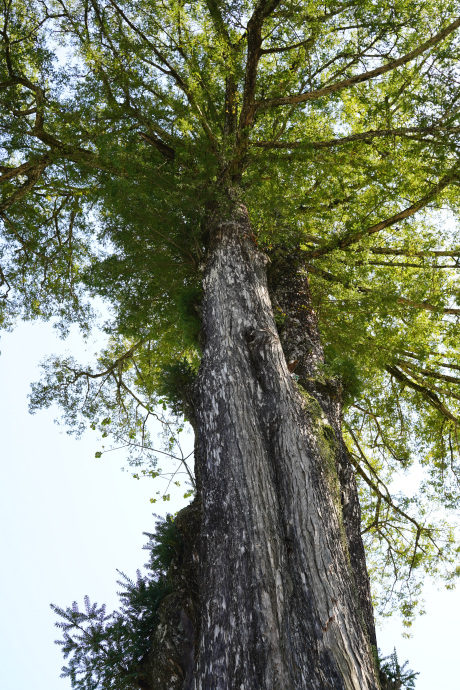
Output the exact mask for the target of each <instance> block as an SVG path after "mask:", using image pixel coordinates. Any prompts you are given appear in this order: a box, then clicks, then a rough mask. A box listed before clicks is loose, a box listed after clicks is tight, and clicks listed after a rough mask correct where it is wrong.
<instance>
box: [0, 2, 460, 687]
mask: <svg viewBox="0 0 460 690" xmlns="http://www.w3.org/2000/svg"><path fill="white" fill-rule="evenodd" d="M2 13H3V18H2V28H1V35H2V45H1V51H2V53H1V56H2V61H1V72H0V89H1V99H2V101H1V103H2V113H1V128H2V133H3V143H2V147H3V148H2V151H3V153H4V163H3V164H2V167H1V168H0V172H1V177H0V180H1V182H2V189H3V197H2V200H1V203H0V214H1V219H2V224H3V225H2V230H3V240H2V245H1V252H2V253H1V262H2V263H1V267H0V271H1V272H0V280H1V285H2V289H3V293H2V307H3V310H2V320H3V323H4V324H5V325H9V324H10V323H12V321H13V320H14V318H15V317H17V316H18V315H20V316H23V317H25V318H34V317H42V318H50V317H52V316H56V315H57V316H58V317H60V324H61V326H62V328H63V329H64V330H65V329H66V327H67V326H68V324H69V323H73V322H78V323H80V325H82V327H83V328H88V327H89V326H88V324H89V323H90V322H89V319H90V307H89V306H88V303H87V301H86V297H85V295H88V294H89V295H98V296H101V297H103V298H105V299H106V300H107V301H108V303H109V304H110V305H111V308H112V310H113V314H114V317H113V320H112V322H111V323H110V324H109V325H107V327H106V328H107V331H108V333H109V334H110V336H111V339H110V342H109V345H108V347H107V350H106V351H105V352H104V353H102V355H101V357H100V360H99V362H98V365H97V366H96V368H93V369H85V368H83V367H81V366H80V365H78V364H77V363H76V362H74V361H73V360H71V359H67V360H64V361H61V362H58V361H56V360H50V361H49V362H48V365H47V372H48V377H47V379H46V380H45V381H44V382H42V384H40V385H37V386H36V387H35V390H34V397H33V404H34V405H35V406H39V405H46V404H49V402H50V401H51V400H53V399H56V398H57V399H58V400H59V401H60V402H61V404H62V405H63V408H64V410H65V415H66V418H67V421H68V422H69V423H71V424H74V425H75V426H76V427H77V428H79V425H80V424H81V419H82V415H83V419H85V418H87V419H88V420H89V422H90V424H92V425H93V426H94V427H97V426H100V428H101V429H103V430H104V434H106V433H107V431H110V430H112V431H113V432H114V433H115V435H116V437H117V438H119V439H125V438H126V439H127V443H128V444H131V447H132V449H133V451H134V452H137V451H136V449H137V448H138V447H139V446H140V447H141V449H145V450H146V452H147V455H148V449H149V445H148V442H149V440H148V434H147V431H146V423H147V422H148V419H149V418H150V417H152V416H153V415H155V414H157V409H158V408H157V407H156V406H157V405H158V403H159V401H163V402H164V403H166V402H169V404H170V405H171V407H172V409H173V412H174V413H177V414H179V415H181V414H185V415H186V417H187V418H188V419H189V420H190V422H191V423H192V425H193V428H194V431H195V435H196V452H195V478H193V477H192V476H191V475H190V479H191V481H192V482H193V484H194V489H195V493H196V497H195V499H194V503H193V508H192V509H191V510H192V512H191V513H188V515H189V520H190V524H192V523H193V524H196V529H195V530H192V532H193V535H192V536H190V538H189V547H188V548H189V550H188V551H187V554H188V556H187V558H185V557H184V558H185V561H187V562H188V563H189V566H190V568H189V570H190V569H191V570H190V572H191V571H194V572H193V575H191V576H190V578H189V580H190V581H192V580H193V581H196V584H197V587H198V593H197V592H196V591H195V587H191V588H190V591H188V592H187V591H186V590H187V587H186V586H185V584H184V582H182V584H180V583H179V585H178V591H179V590H180V591H182V592H183V597H182V598H181V596H178V597H176V599H175V600H174V601H175V602H176V603H175V605H174V606H175V608H174V607H173V608H174V610H172V609H171V608H170V609H168V610H167V615H166V613H165V614H164V616H163V623H164V625H163V628H161V630H160V632H159V633H158V635H156V636H155V639H154V640H153V641H152V652H151V654H150V656H148V659H147V660H146V662H145V664H146V666H145V668H147V669H149V670H147V671H145V669H144V671H143V675H142V683H143V684H144V685H146V686H147V687H148V688H149V690H153V689H154V688H166V687H174V688H176V687H177V688H179V687H183V688H189V687H190V688H191V687H195V688H206V689H208V688H245V689H246V690H250V689H254V690H256V689H257V690H259V689H260V688H267V689H268V688H283V689H286V690H288V689H289V688H293V689H294V688H334V689H338V688H347V689H351V688H355V689H358V688H360V689H361V690H363V689H367V688H369V689H370V688H378V687H379V679H378V671H377V668H376V662H375V647H376V637H375V629H374V620H373V612H372V603H371V598H370V589H369V579H368V575H367V571H366V565H365V558H364V547H363V539H362V535H364V538H365V539H366V540H367V543H368V546H369V553H370V558H371V566H372V567H371V573H372V572H373V573H374V574H376V575H377V577H378V580H379V582H380V583H383V586H382V590H381V596H382V598H383V599H385V597H386V596H387V594H388V592H389V590H390V589H391V591H393V592H394V593H395V596H396V598H398V597H399V599H400V600H401V604H402V609H403V612H404V613H405V614H406V615H407V616H408V619H409V621H410V616H411V614H412V612H413V610H414V607H415V606H416V604H417V592H418V590H419V584H420V575H419V576H418V577H417V573H424V572H430V573H431V574H436V573H439V574H441V575H442V576H444V577H445V578H447V580H448V581H450V579H451V578H452V577H454V575H455V574H458V568H456V563H455V558H456V555H457V549H456V547H455V544H454V542H453V535H452V529H450V530H449V527H448V526H446V525H443V524H442V522H440V521H438V522H436V520H434V519H433V518H431V517H430V509H431V507H435V506H439V504H442V505H444V506H445V507H446V508H454V507H455V506H456V505H457V502H458V482H459V471H460V466H459V458H458V455H459V444H458V431H457V430H458V414H459V410H458V407H459V400H460V394H459V391H458V384H459V383H460V377H458V376H456V371H457V370H458V369H460V360H459V357H458V345H457V336H456V332H457V319H458V315H459V314H460V306H459V305H458V303H457V293H458V286H457V283H456V275H457V274H456V271H457V269H458V257H459V256H460V249H459V245H458V243H457V241H456V235H455V230H454V229H453V224H452V225H449V226H442V225H441V224H440V221H439V218H438V221H437V215H436V213H437V210H438V209H441V208H446V207H447V208H448V209H450V211H451V212H452V213H453V214H455V213H456V212H457V210H458V202H459V197H458V193H457V188H458V184H459V179H460V178H459V176H460V165H459V158H458V145H459V137H458V135H459V132H460V125H459V123H458V113H459V112H460V106H459V102H460V88H459V86H458V79H457V77H458V75H457V71H456V70H457V68H456V65H457V61H458V53H459V45H458V36H459V28H460V18H459V17H458V15H459V8H458V3H456V2H448V3H445V2H443V3H442V4H441V3H439V2H436V1H435V0H431V1H430V2H428V3H427V2H426V1H424V2H423V3H422V2H410V3H409V2H406V1H405V0H396V1H393V0H388V2H386V1H384V2H383V3H382V2H379V3H378V5H377V4H376V3H374V2H373V1H372V0H362V1H360V2H353V1H352V2H344V3H338V2H334V1H330V2H329V1H327V2H325V3H323V4H318V3H316V2H313V1H311V2H310V1H309V0H305V1H304V2H301V3H300V2H299V3H297V2H291V1H289V0H288V1H284V0H257V1H254V0H251V1H245V0H241V1H240V0H235V1H234V2H233V1H229V2H226V1H225V0H222V1H220V0H203V1H198V2H193V3H186V2H182V0H164V1H162V2H156V3H152V2H151V1H150V0H138V1H137V2H131V0H72V2H67V0H56V1H54V0H52V1H50V2H48V1H47V0H40V2H38V0H37V1H36V2H32V1H29V0H25V1H24V0H15V1H14V2H13V0H3V2H2ZM344 405H345V408H346V414H345V416H344V415H343V406H344ZM342 422H343V424H344V433H345V438H344V437H343V436H342ZM174 443H175V441H174V438H172V440H171V441H170V444H171V448H170V449H171V451H172V449H173V445H174ZM171 454H172V452H171ZM133 461H134V462H135V463H136V462H140V460H139V458H138V456H136V455H134V457H133ZM155 462H156V461H155V456H154V455H153V457H151V458H150V463H151V464H150V465H147V469H144V470H143V471H144V472H145V473H147V474H149V473H150V474H153V475H156V474H158V469H157V468H156V466H155ZM414 462H418V463H419V464H420V465H421V466H422V467H424V468H425V469H426V476H425V478H424V479H423V480H422V484H421V496H422V499H423V500H420V498H419V497H416V496H402V495H401V496H394V495H393V494H392V493H391V492H390V490H389V488H388V486H387V485H388V482H389V481H390V480H391V476H392V474H393V473H394V472H395V471H396V470H398V469H399V470H401V469H402V470H405V469H407V468H408V467H409V466H410V465H411V464H413V463H414ZM184 466H185V467H186V468H187V471H189V468H188V465H187V464H186V461H185V459H184ZM356 479H357V480H358V483H359V484H358V487H357V484H356ZM359 494H360V497H361V506H362V511H363V517H364V522H363V524H364V526H363V527H362V526H361V509H360V504H359ZM192 516H193V519H192ZM189 532H190V530H189ZM190 564H195V565H190ZM177 577H179V576H177ZM176 579H177V578H176ZM179 579H180V578H179ZM388 579H390V580H391V587H390V588H385V583H386V582H387V581H388ZM192 590H193V591H192ZM377 593H378V588H377ZM168 621H169V622H168ZM174 625H176V629H175V630H174Z"/></svg>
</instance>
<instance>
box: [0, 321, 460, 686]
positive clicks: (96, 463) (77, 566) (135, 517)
mask: <svg viewBox="0 0 460 690" xmlns="http://www.w3.org/2000/svg"><path fill="white" fill-rule="evenodd" d="M94 347H95V346H94V344H93V350H94ZM0 350H1V356H0V391H1V395H0V439H1V445H0V448H1V465H0V468H1V481H0V521H1V522H0V524H1V525H2V530H1V536H0V540H1V543H0V553H1V555H2V559H1V562H2V567H1V569H0V597H1V609H0V611H1V615H0V688H1V689H2V690H12V689H13V688H14V690H70V688H71V685H70V681H69V679H68V678H64V679H62V678H60V677H59V676H60V668H61V666H62V663H63V661H62V657H61V653H60V649H59V647H58V646H57V645H54V644H53V641H54V640H55V639H56V638H58V637H59V636H60V635H59V631H58V630H57V629H56V628H55V627H54V622H55V620H56V617H55V614H54V613H53V612H52V611H51V609H50V607H49V604H50V603H51V602H53V603H55V604H57V605H59V606H62V607H66V606H68V605H71V603H72V602H73V601H74V600H77V601H78V602H79V603H83V597H84V595H85V594H88V595H89V596H90V598H91V600H92V601H97V602H98V603H99V604H102V603H106V604H107V606H108V607H109V609H113V608H116V607H117V604H118V599H117V596H116V592H117V589H119V588H118V586H117V584H116V580H117V572H116V570H117V568H118V569H120V570H122V571H124V572H125V573H126V574H127V575H129V576H135V571H136V569H137V568H141V567H142V566H143V564H144V563H145V562H146V560H147V553H146V552H145V551H143V550H142V546H143V545H144V544H145V542H146V537H145V536H143V534H142V532H144V531H147V532H149V531H153V530H154V523H155V518H154V517H153V516H152V512H155V513H159V514H163V515H164V514H165V513H166V512H175V511H176V510H179V509H180V508H181V507H182V505H183V504H185V503H186V501H182V502H180V501H171V502H170V503H162V502H160V503H156V504H155V505H154V506H153V505H152V504H151V503H150V498H151V497H153V496H154V495H155V492H156V491H157V490H158V489H159V488H161V487H160V486H159V485H158V484H157V483H155V482H157V481H158V480H155V481H153V480H151V479H141V480H140V481H136V480H135V479H133V478H132V477H131V473H130V472H129V471H127V472H123V471H122V470H121V467H122V466H123V460H124V458H123V454H122V452H119V453H108V454H106V455H104V456H103V457H102V458H100V459H96V458H95V452H96V451H97V450H99V449H100V442H99V441H98V438H97V435H96V433H95V432H92V431H88V432H87V433H86V434H85V435H84V436H83V438H82V439H81V440H77V439H75V438H74V437H72V436H68V435H67V434H66V431H65V428H64V427H62V426H57V425H56V424H54V423H53V420H54V418H55V417H57V416H58V410H57V409H54V410H53V409H51V410H45V411H41V412H38V413H36V414H35V415H33V416H31V415H29V414H28V411H27V405H28V399H27V395H28V392H29V389H30V383H31V382H32V381H36V380H37V379H38V378H39V369H38V365H39V362H40V361H41V360H42V359H43V358H44V357H46V356H47V355H49V354H63V353H65V352H72V353H74V354H76V357H77V359H78V357H79V355H80V356H82V359H85V356H84V354H83V348H82V342H81V339H80V337H79V335H78V332H77V331H72V332H71V336H70V338H69V339H68V340H67V341H62V340H60V339H59V338H58V336H57V334H56V332H55V331H54V330H53V328H52V327H51V326H50V325H49V324H40V323H34V324H30V323H28V324H22V325H20V326H19V327H18V328H17V329H16V330H15V331H14V332H13V333H4V334H2V336H1V339H0ZM93 350H91V345H90V346H89V351H90V352H92V351H93ZM189 442H190V443H191V439H190V440H189ZM179 495H180V493H179ZM425 608H426V611H427V613H426V615H425V616H422V617H421V618H419V619H417V621H416V622H415V623H414V625H413V628H412V634H413V637H412V639H410V640H405V639H403V638H402V636H401V633H402V626H401V623H400V621H399V619H398V618H394V619H390V621H386V622H385V624H384V626H383V627H379V629H378V638H379V646H380V648H381V650H382V652H383V653H384V654H389V653H390V652H391V651H392V650H393V647H396V649H397V651H398V656H399V659H400V661H401V662H403V661H405V660H406V659H408V660H409V667H410V668H412V669H413V670H415V671H420V676H419V678H418V680H417V683H416V689H417V690H437V689H438V688H443V689H444V688H446V689H449V690H460V676H459V673H458V659H457V656H458V648H459V643H460V634H459V623H458V621H459V617H460V588H458V589H457V590H455V591H446V590H445V589H443V588H441V590H440V591H438V590H437V589H436V587H434V586H432V585H428V586H427V588H426V606H425Z"/></svg>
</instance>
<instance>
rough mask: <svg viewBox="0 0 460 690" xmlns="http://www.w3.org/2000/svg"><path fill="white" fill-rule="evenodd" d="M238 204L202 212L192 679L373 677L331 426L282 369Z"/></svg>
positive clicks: (222, 684)
mask: <svg viewBox="0 0 460 690" xmlns="http://www.w3.org/2000/svg"><path fill="white" fill-rule="evenodd" d="M250 237H251V229H250V226H249V222H248V218H247V214H246V211H245V209H244V208H243V207H241V206H238V205H236V204H234V205H233V208H231V209H230V210H229V209H227V211H226V213H223V212H221V213H220V215H217V214H216V216H215V217H214V219H213V221H212V222H211V223H210V249H209V255H208V262H207V266H206V272H205V278H204V282H203V285H204V298H203V333H204V339H205V342H204V351H203V360H202V364H201V367H200V371H199V375H198V379H197V382H196V387H195V391H196V400H197V408H196V433H197V445H198V450H199V452H198V457H199V458H200V461H199V462H200V468H199V470H200V475H201V485H202V527H201V551H200V576H199V583H200V625H199V628H200V633H199V640H200V641H199V647H198V649H197V652H196V669H195V688H196V690H214V689H215V690H274V689H280V690H294V689H296V690H297V689H299V688H305V689H307V688H308V689H310V688H312V689H313V688H315V689H316V688H318V689H326V688H331V689H332V688H333V689H334V690H336V689H339V688H340V689H342V688H344V689H347V690H348V689H354V690H358V689H359V690H367V689H371V688H373V689H376V688H378V687H379V684H378V681H377V678H376V672H375V667H374V660H373V654H372V650H371V645H370V641H369V633H368V630H367V627H368V626H366V623H365V617H366V615H365V612H363V606H362V603H361V602H362V596H360V593H359V588H358V587H357V586H356V584H355V578H354V576H353V566H352V564H351V558H350V556H351V554H350V550H349V539H347V531H346V527H345V525H344V521H343V517H342V493H343V491H342V490H341V485H340V478H339V476H338V472H337V457H338V455H339V450H338V443H339V441H338V439H337V430H336V429H334V428H333V426H332V425H331V422H330V420H329V419H328V417H327V416H326V414H325V412H324V409H323V408H322V407H321V405H320V404H319V403H318V400H317V399H316V398H315V397H314V396H313V395H312V394H311V393H309V392H308V391H306V390H304V389H302V388H301V387H299V386H297V385H296V384H295V382H294V381H293V379H292V378H291V376H290V374H289V371H288V369H287V365H286V360H285V357H284V354H283V350H282V348H281V344H280V340H279V337H278V333H277V329H276V326H275V323H274V320H273V314H272V308H271V303H270V299H269V294H268V290H267V282H266V277H265V262H266V260H265V258H264V257H263V255H261V254H260V253H259V252H258V251H257V250H256V248H255V247H254V244H253V242H252V240H251V239H250Z"/></svg>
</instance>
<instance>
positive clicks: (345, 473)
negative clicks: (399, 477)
mask: <svg viewBox="0 0 460 690" xmlns="http://www.w3.org/2000/svg"><path fill="white" fill-rule="evenodd" d="M303 253H304V252H302V251H301V250H297V251H296V250H295V249H292V248H290V249H289V250H284V251H283V250H282V249H278V250H277V251H276V252H275V253H274V255H273V257H271V264H270V267H269V271H268V287H269V292H270V297H271V300H272V304H273V308H274V311H275V314H278V317H279V318H278V331H279V334H280V340H281V345H282V347H283V351H284V354H285V356H286V361H287V362H288V364H289V363H292V364H291V368H293V370H294V371H295V376H296V377H297V378H298V383H299V385H300V386H302V387H303V388H304V389H305V390H306V391H307V392H308V393H309V394H310V395H312V396H314V397H315V398H316V400H317V401H318V402H319V403H320V405H321V408H322V410H323V412H324V414H325V416H326V418H327V420H328V423H329V424H330V426H331V427H332V429H333V430H334V435H335V438H336V442H337V443H336V467H337V474H338V479H339V482H340V490H341V504H342V515H343V524H344V528H345V533H346V535H347V543H348V553H349V556H350V562H351V566H352V569H353V574H354V579H355V585H356V588H357V591H358V595H359V600H360V605H361V610H362V613H363V616H364V620H365V622H366V628H367V632H368V635H369V640H370V642H371V645H373V647H374V648H375V649H377V638H376V633H375V621H374V612H373V607H372V598H371V589H370V581H369V576H368V573H367V567H366V555H365V551H364V544H363V541H362V538H361V509H360V505H359V496H358V489H357V486H356V479H355V474H354V471H353V465H352V463H351V462H350V459H349V454H348V449H347V447H346V445H345V443H344V440H343V437H342V428H341V427H342V405H341V400H342V396H341V391H340V383H339V382H338V381H334V380H331V379H326V377H325V375H324V367H323V365H324V352H323V347H322V344H321V339H320V335H319V331H318V324H317V319H316V315H315V312H314V310H313V308H312V303H311V296H310V287H309V283H308V274H307V271H306V270H305V268H304V265H303V264H304V261H303V256H302V255H303ZM294 365H295V366H294Z"/></svg>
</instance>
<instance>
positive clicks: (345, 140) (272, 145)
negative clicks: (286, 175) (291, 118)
mask: <svg viewBox="0 0 460 690" xmlns="http://www.w3.org/2000/svg"><path fill="white" fill-rule="evenodd" d="M437 132H441V133H446V134H457V133H459V132H460V127H435V126H432V127H397V128H394V129H370V130H369V131H368V132H360V133H359V134H351V135H350V136H348V137H341V138H338V139H328V140H326V141H254V142H251V146H257V147H259V148H264V149H293V150H294V149H301V150H302V151H308V150H309V149H313V150H317V149H326V148H333V147H334V146H344V145H345V144H350V143H352V142H354V141H368V140H371V139H376V138H382V137H392V136H405V135H407V134H415V133H418V134H434V133H437ZM422 141H431V139H423V140H422Z"/></svg>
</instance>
